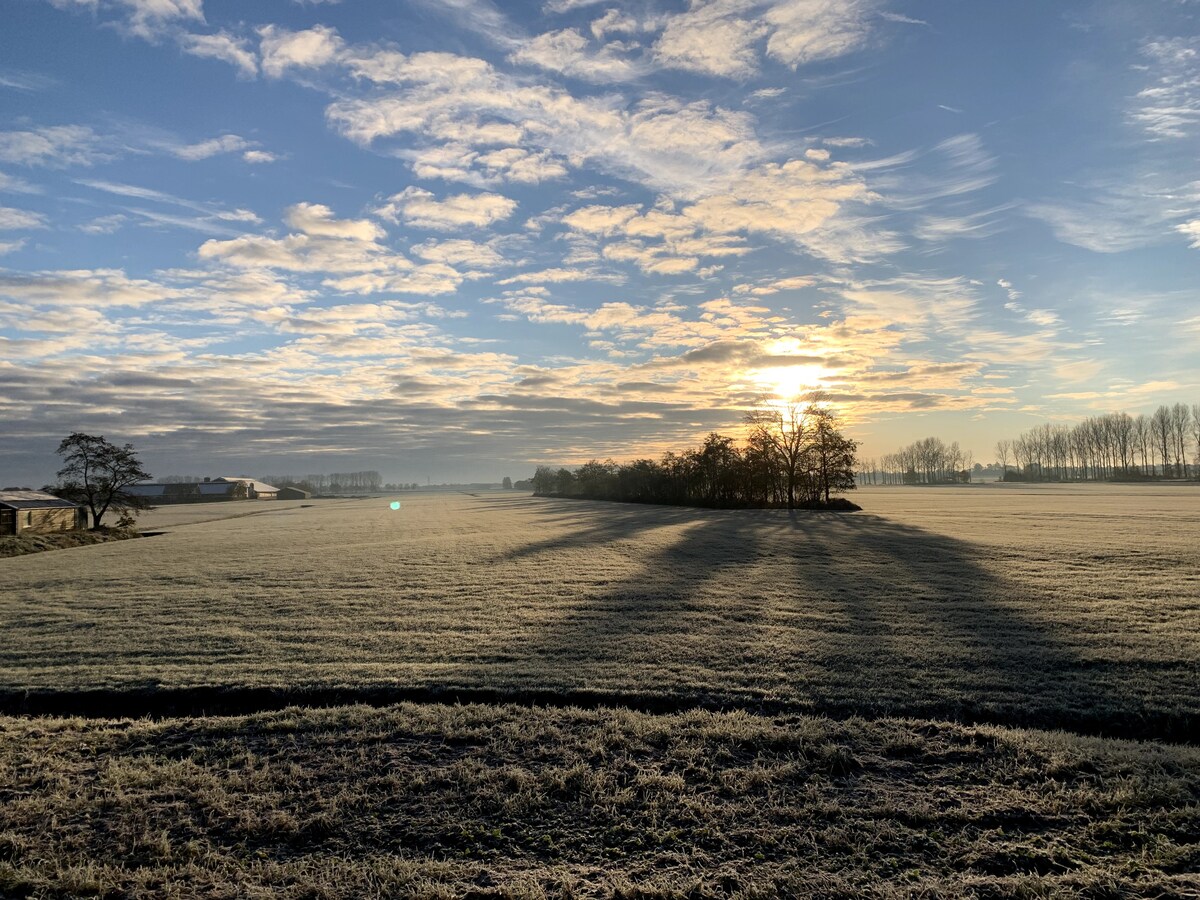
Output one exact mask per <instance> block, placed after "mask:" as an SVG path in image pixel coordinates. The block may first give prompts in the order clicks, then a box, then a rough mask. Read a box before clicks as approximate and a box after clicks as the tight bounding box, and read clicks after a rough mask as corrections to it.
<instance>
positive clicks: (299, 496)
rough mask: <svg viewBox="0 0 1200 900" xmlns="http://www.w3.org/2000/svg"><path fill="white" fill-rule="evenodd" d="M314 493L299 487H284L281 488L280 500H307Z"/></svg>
mask: <svg viewBox="0 0 1200 900" xmlns="http://www.w3.org/2000/svg"><path fill="white" fill-rule="evenodd" d="M311 496H312V494H311V493H310V492H309V491H302V490H300V488H298V487H282V488H280V489H279V499H280V500H307V499H308V498H309V497H311Z"/></svg>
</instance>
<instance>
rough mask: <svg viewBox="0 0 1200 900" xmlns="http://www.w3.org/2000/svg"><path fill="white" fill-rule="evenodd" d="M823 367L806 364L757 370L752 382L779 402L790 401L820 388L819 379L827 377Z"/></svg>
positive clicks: (826, 371)
mask: <svg viewBox="0 0 1200 900" xmlns="http://www.w3.org/2000/svg"><path fill="white" fill-rule="evenodd" d="M828 375H829V372H828V370H826V369H825V367H824V366H821V365H817V364H815V363H806V364H804V365H796V366H772V367H770V368H766V369H759V370H758V371H757V372H755V373H754V380H755V382H757V383H758V384H759V386H761V387H762V389H763V390H764V391H768V392H770V393H771V395H772V396H774V397H776V398H778V399H780V400H791V399H793V398H795V397H799V396H801V395H802V394H806V393H808V392H809V391H814V390H817V389H818V388H820V387H821V379H822V378H825V377H828Z"/></svg>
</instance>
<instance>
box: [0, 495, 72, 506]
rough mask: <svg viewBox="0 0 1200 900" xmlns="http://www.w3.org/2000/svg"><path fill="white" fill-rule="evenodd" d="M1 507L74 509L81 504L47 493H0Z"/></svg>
mask: <svg viewBox="0 0 1200 900" xmlns="http://www.w3.org/2000/svg"><path fill="white" fill-rule="evenodd" d="M0 506H7V507H8V508H9V509H74V508H75V507H77V506H79V504H78V503H72V502H71V501H70V500H64V499H62V498H61V497H55V496H54V495H53V494H47V493H46V492H45V491H0Z"/></svg>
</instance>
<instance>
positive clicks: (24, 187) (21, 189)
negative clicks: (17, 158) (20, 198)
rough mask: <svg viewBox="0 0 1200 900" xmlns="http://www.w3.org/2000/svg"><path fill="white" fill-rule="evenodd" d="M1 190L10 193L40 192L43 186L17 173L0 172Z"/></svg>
mask: <svg viewBox="0 0 1200 900" xmlns="http://www.w3.org/2000/svg"><path fill="white" fill-rule="evenodd" d="M0 192H4V193H9V194H40V193H41V192H42V191H41V188H39V187H38V186H37V185H34V184H30V183H29V182H28V181H26V180H25V179H23V178H17V177H16V176H15V175H6V174H5V173H4V172H0Z"/></svg>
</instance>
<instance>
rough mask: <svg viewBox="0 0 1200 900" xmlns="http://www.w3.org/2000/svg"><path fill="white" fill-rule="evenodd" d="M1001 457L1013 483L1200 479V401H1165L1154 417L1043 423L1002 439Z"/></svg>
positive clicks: (1119, 416) (1114, 415)
mask: <svg viewBox="0 0 1200 900" xmlns="http://www.w3.org/2000/svg"><path fill="white" fill-rule="evenodd" d="M1189 453H1190V454H1191V459H1192V462H1191V465H1189V464H1188V455H1189ZM996 456H997V458H998V460H999V462H1000V464H1001V466H1002V467H1003V469H1004V472H1005V476H1004V477H1005V479H1006V480H1010V481H1017V480H1023V481H1104V480H1111V479H1117V480H1128V479H1142V478H1156V477H1157V478H1192V477H1200V404H1197V405H1195V406H1192V407H1190V408H1189V407H1188V405H1187V404H1186V403H1176V404H1175V405H1174V406H1166V405H1165V404H1164V405H1162V406H1160V407H1158V409H1156V410H1155V411H1154V412H1153V413H1151V414H1150V415H1138V416H1131V415H1129V414H1128V413H1124V412H1119V413H1109V414H1108V415H1104V416H1093V417H1092V418H1088V419H1084V420H1083V421H1082V422H1079V423H1078V424H1076V425H1050V424H1047V425H1039V426H1038V427H1036V428H1032V429H1030V430H1029V431H1027V432H1025V433H1024V434H1022V435H1021V436H1020V437H1018V438H1016V439H1015V440H1011V441H1009V440H1004V441H1000V442H998V443H997V444H996ZM1010 459H1011V460H1012V464H1013V468H1012V470H1011V471H1010V469H1009V460H1010Z"/></svg>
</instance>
